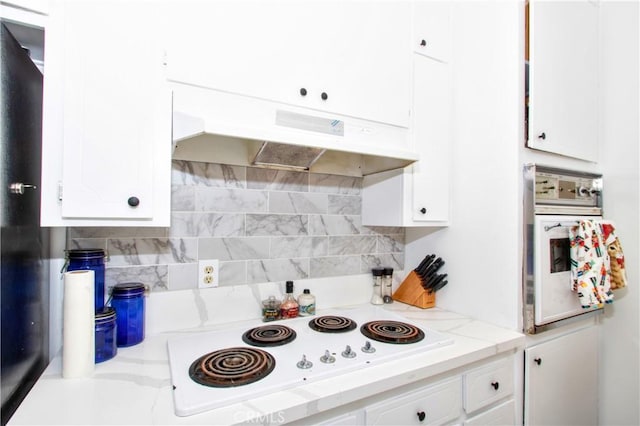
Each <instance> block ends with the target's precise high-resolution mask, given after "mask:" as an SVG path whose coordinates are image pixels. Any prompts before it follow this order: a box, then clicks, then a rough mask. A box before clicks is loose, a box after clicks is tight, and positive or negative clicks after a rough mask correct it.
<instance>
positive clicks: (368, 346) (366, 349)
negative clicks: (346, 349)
mask: <svg viewBox="0 0 640 426" xmlns="http://www.w3.org/2000/svg"><path fill="white" fill-rule="evenodd" d="M361 349H362V352H364V353H366V354H372V353H374V352H375V351H376V348H374V347H373V346H371V342H370V341H368V340H367V341H366V342H365V344H364V346H363V347H362V348H361Z"/></svg>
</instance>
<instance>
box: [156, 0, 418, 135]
mask: <svg viewBox="0 0 640 426" xmlns="http://www.w3.org/2000/svg"><path fill="white" fill-rule="evenodd" d="M168 8H169V11H168V13H167V16H168V17H169V21H168V25H167V27H168V28H167V33H168V34H167V41H168V45H167V46H168V48H167V64H168V77H169V79H171V80H173V81H176V82H181V83H187V84H190V85H196V86H202V87H206V88H210V89H216V90H218V91H222V92H225V93H231V94H237V95H243V96H247V97H252V98H256V99H260V100H267V101H275V102H278V103H281V104H285V105H291V106H297V107H303V108H309V109H312V110H318V111H325V112H330V113H334V114H340V115H344V116H349V117H355V118H360V119H365V120H370V121H375V122H381V123H385V124H391V125H396V126H402V127H408V126H409V106H410V95H411V94H410V72H411V51H410V47H409V43H410V39H411V25H410V24H411V3H410V2H406V1H399V2H367V3H362V2H359V1H352V0H349V1H318V0H315V1H314V0H304V1H300V0H296V1H292V0H285V1H275V2H274V1H268V2H267V1H238V0H232V1H215V2H195V1H194V2H192V1H189V2H183V1H181V2H173V4H171V5H169V6H168Z"/></svg>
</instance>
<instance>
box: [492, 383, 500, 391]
mask: <svg viewBox="0 0 640 426" xmlns="http://www.w3.org/2000/svg"><path fill="white" fill-rule="evenodd" d="M491 386H493V388H494V389H495V390H498V388H499V387H500V382H491Z"/></svg>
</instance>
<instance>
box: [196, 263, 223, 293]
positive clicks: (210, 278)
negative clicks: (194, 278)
mask: <svg viewBox="0 0 640 426" xmlns="http://www.w3.org/2000/svg"><path fill="white" fill-rule="evenodd" d="M218 268H219V267H218V259H205V260H200V261H198V288H211V287H218Z"/></svg>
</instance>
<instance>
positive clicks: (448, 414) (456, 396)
mask: <svg viewBox="0 0 640 426" xmlns="http://www.w3.org/2000/svg"><path fill="white" fill-rule="evenodd" d="M461 385H462V379H461V378H460V377H455V378H453V379H450V380H447V381H444V382H440V383H438V384H435V385H431V386H428V387H426V388H425V389H421V390H417V391H415V392H410V393H407V394H405V395H401V396H399V397H397V398H392V399H389V400H386V401H384V402H381V403H378V404H374V405H371V406H369V407H367V408H366V410H365V412H366V424H367V425H400V424H401V425H435V424H442V423H445V422H448V421H451V420H453V419H456V418H457V417H458V416H459V415H460V414H461V412H462V394H461V387H462V386H461Z"/></svg>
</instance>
